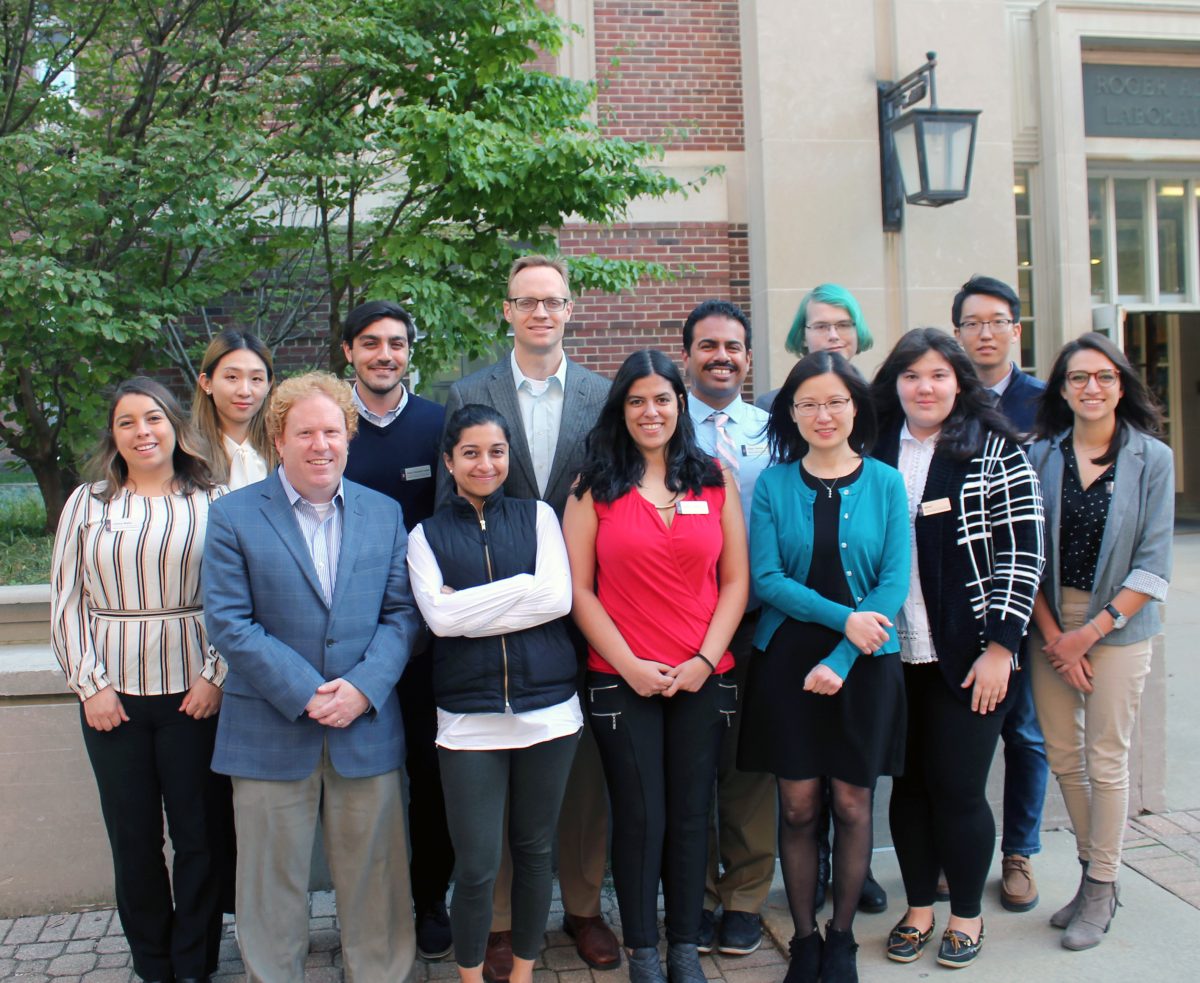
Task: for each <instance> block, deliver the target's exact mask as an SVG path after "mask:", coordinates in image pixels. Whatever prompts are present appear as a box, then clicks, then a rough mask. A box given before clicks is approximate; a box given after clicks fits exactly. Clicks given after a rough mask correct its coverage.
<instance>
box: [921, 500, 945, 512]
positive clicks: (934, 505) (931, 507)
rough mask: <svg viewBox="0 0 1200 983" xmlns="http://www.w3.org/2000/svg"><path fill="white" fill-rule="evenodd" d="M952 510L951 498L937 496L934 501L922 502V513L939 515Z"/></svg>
mask: <svg viewBox="0 0 1200 983" xmlns="http://www.w3.org/2000/svg"><path fill="white" fill-rule="evenodd" d="M949 511H950V499H948V498H935V499H934V500H933V501H932V502H922V503H921V515H938V514H940V513H942V512H949Z"/></svg>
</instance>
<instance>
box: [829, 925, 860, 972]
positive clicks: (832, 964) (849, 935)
mask: <svg viewBox="0 0 1200 983" xmlns="http://www.w3.org/2000/svg"><path fill="white" fill-rule="evenodd" d="M856 952H858V945H857V943H855V941H854V933H853V932H839V931H837V929H834V928H831V927H830V926H829V925H828V924H827V925H826V926H825V948H824V949H823V950H822V952H821V983H858V957H857V956H856V955H855V953H856Z"/></svg>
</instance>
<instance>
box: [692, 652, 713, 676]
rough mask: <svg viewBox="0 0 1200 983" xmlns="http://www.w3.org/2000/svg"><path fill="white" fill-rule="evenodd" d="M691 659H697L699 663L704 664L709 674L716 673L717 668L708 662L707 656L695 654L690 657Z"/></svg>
mask: <svg viewBox="0 0 1200 983" xmlns="http://www.w3.org/2000/svg"><path fill="white" fill-rule="evenodd" d="M692 658H693V659H699V660H700V661H701V662H703V663H704V664H705V665H706V666H708V671H709V672H716V671H717V667H716V665H715V664H714V663H712V662H709V661H708V658H707V656H705V655H704V653H703V652H697V653H696V654H695V655H693V656H692Z"/></svg>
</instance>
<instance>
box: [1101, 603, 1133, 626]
mask: <svg viewBox="0 0 1200 983" xmlns="http://www.w3.org/2000/svg"><path fill="white" fill-rule="evenodd" d="M1104 610H1105V611H1107V612H1108V613H1109V614H1110V615H1111V616H1112V619H1113V631H1119V630H1120V629H1122V628H1124V627H1125V624H1126V623H1127V622H1128V621H1129V619H1128V618H1126V617H1125V615H1123V614H1122V613H1121V612H1120V611H1118V610H1117V606H1116V605H1115V604H1113V602H1112V601H1109V602H1108V603H1107V604H1106V605H1104Z"/></svg>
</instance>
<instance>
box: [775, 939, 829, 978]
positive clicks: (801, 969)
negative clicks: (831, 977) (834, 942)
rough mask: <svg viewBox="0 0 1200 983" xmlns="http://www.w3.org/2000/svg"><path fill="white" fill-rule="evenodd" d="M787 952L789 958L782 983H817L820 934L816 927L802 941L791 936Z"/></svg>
mask: <svg viewBox="0 0 1200 983" xmlns="http://www.w3.org/2000/svg"><path fill="white" fill-rule="evenodd" d="M788 952H789V953H790V955H791V958H790V959H789V960H788V968H787V975H786V976H785V977H784V978H783V983H817V979H818V977H819V976H820V975H821V933H820V932H818V931H817V926H816V925H814V926H813V930H812V931H811V932H809V933H808V935H806V936H804V938H802V939H798V938H796V937H795V936H792V941H791V942H789V943H788Z"/></svg>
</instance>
